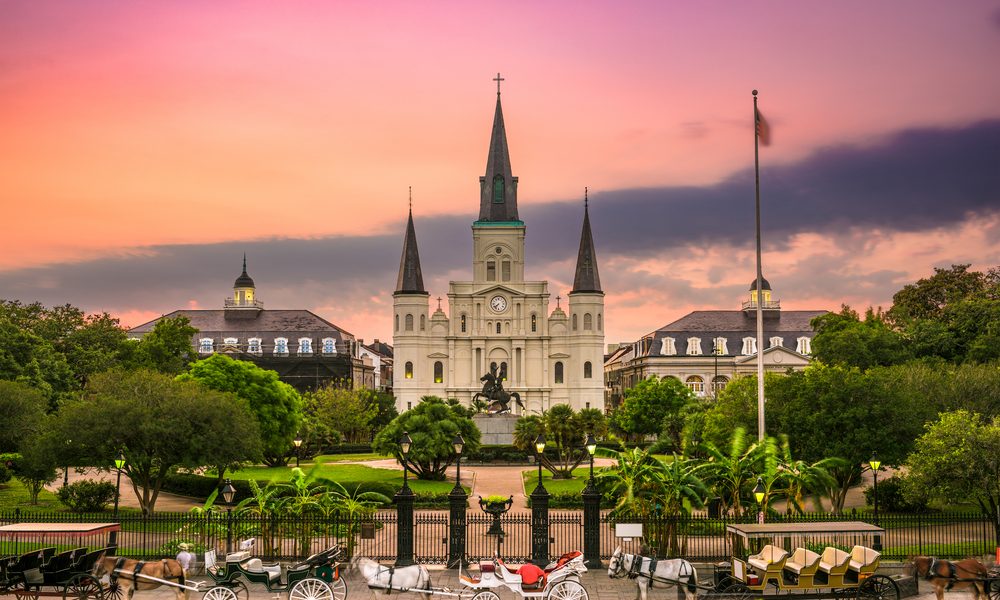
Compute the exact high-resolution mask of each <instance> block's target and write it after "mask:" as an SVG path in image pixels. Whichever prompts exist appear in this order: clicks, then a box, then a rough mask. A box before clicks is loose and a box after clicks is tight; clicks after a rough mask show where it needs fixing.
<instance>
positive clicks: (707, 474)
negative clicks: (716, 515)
mask: <svg viewBox="0 0 1000 600" xmlns="http://www.w3.org/2000/svg"><path fill="white" fill-rule="evenodd" d="M751 440H752V437H751V436H748V435H747V432H746V430H745V429H743V428H741V427H738V428H736V429H734V430H733V432H732V435H731V437H730V439H729V442H728V443H727V444H726V445H725V446H723V447H721V448H720V447H717V446H716V445H715V444H713V443H711V442H705V443H704V445H703V448H704V450H705V452H706V453H707V454H708V461H706V462H704V463H702V464H701V466H700V467H699V468H698V474H699V475H700V476H701V477H702V479H703V480H705V482H706V483H708V484H709V485H710V486H711V487H712V488H713V489H714V490H715V493H716V494H718V495H719V497H720V498H721V500H722V506H723V510H732V511H733V515H734V516H736V517H739V516H740V515H741V514H742V511H743V498H744V497H745V494H746V492H748V491H749V489H750V487H751V486H752V485H753V482H754V481H756V478H757V474H758V472H759V470H760V464H761V461H762V455H763V454H764V452H765V451H766V449H767V446H766V445H763V444H757V443H755V442H752V441H751Z"/></svg>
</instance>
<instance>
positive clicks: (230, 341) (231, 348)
mask: <svg viewBox="0 0 1000 600" xmlns="http://www.w3.org/2000/svg"><path fill="white" fill-rule="evenodd" d="M239 343H240V341H239V339H237V338H234V337H227V338H225V339H223V340H222V351H223V352H236V351H238V350H239V347H238V346H239Z"/></svg>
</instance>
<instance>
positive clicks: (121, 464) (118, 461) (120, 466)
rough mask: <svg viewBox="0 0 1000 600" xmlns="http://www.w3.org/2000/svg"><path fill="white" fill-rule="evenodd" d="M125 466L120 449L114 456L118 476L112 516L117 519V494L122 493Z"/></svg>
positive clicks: (123, 454)
mask: <svg viewBox="0 0 1000 600" xmlns="http://www.w3.org/2000/svg"><path fill="white" fill-rule="evenodd" d="M124 468H125V453H124V452H122V451H121V450H119V451H118V456H116V457H115V469H118V478H117V480H116V481H115V513H114V518H115V520H116V521H117V520H118V496H121V493H122V469H124Z"/></svg>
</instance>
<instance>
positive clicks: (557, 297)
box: [556, 296, 562, 308]
mask: <svg viewBox="0 0 1000 600" xmlns="http://www.w3.org/2000/svg"><path fill="white" fill-rule="evenodd" d="M561 297H562V296H556V308H559V299H560V298H561Z"/></svg>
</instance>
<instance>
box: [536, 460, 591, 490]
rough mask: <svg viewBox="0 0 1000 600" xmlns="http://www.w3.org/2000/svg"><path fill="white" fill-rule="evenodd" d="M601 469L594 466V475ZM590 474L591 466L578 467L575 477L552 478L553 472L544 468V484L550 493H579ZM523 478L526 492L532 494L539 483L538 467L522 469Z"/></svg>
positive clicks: (574, 473)
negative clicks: (527, 469)
mask: <svg viewBox="0 0 1000 600" xmlns="http://www.w3.org/2000/svg"><path fill="white" fill-rule="evenodd" d="M600 470H601V467H594V475H595V476H596V475H597V473H598V472H599V471H600ZM589 476H590V467H589V466H587V467H577V468H576V469H574V470H573V479H552V473H550V472H548V471H547V470H545V469H542V485H544V486H545V489H546V490H548V491H549V493H552V494H556V493H560V492H571V493H579V492H582V491H583V488H584V487H585V486H586V485H587V478H588V477H589ZM521 479H522V480H523V481H524V493H525V494H530V493H531V491H532V490H534V489H535V486H536V485H538V468H537V467H536V468H534V469H531V470H530V471H521Z"/></svg>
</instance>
